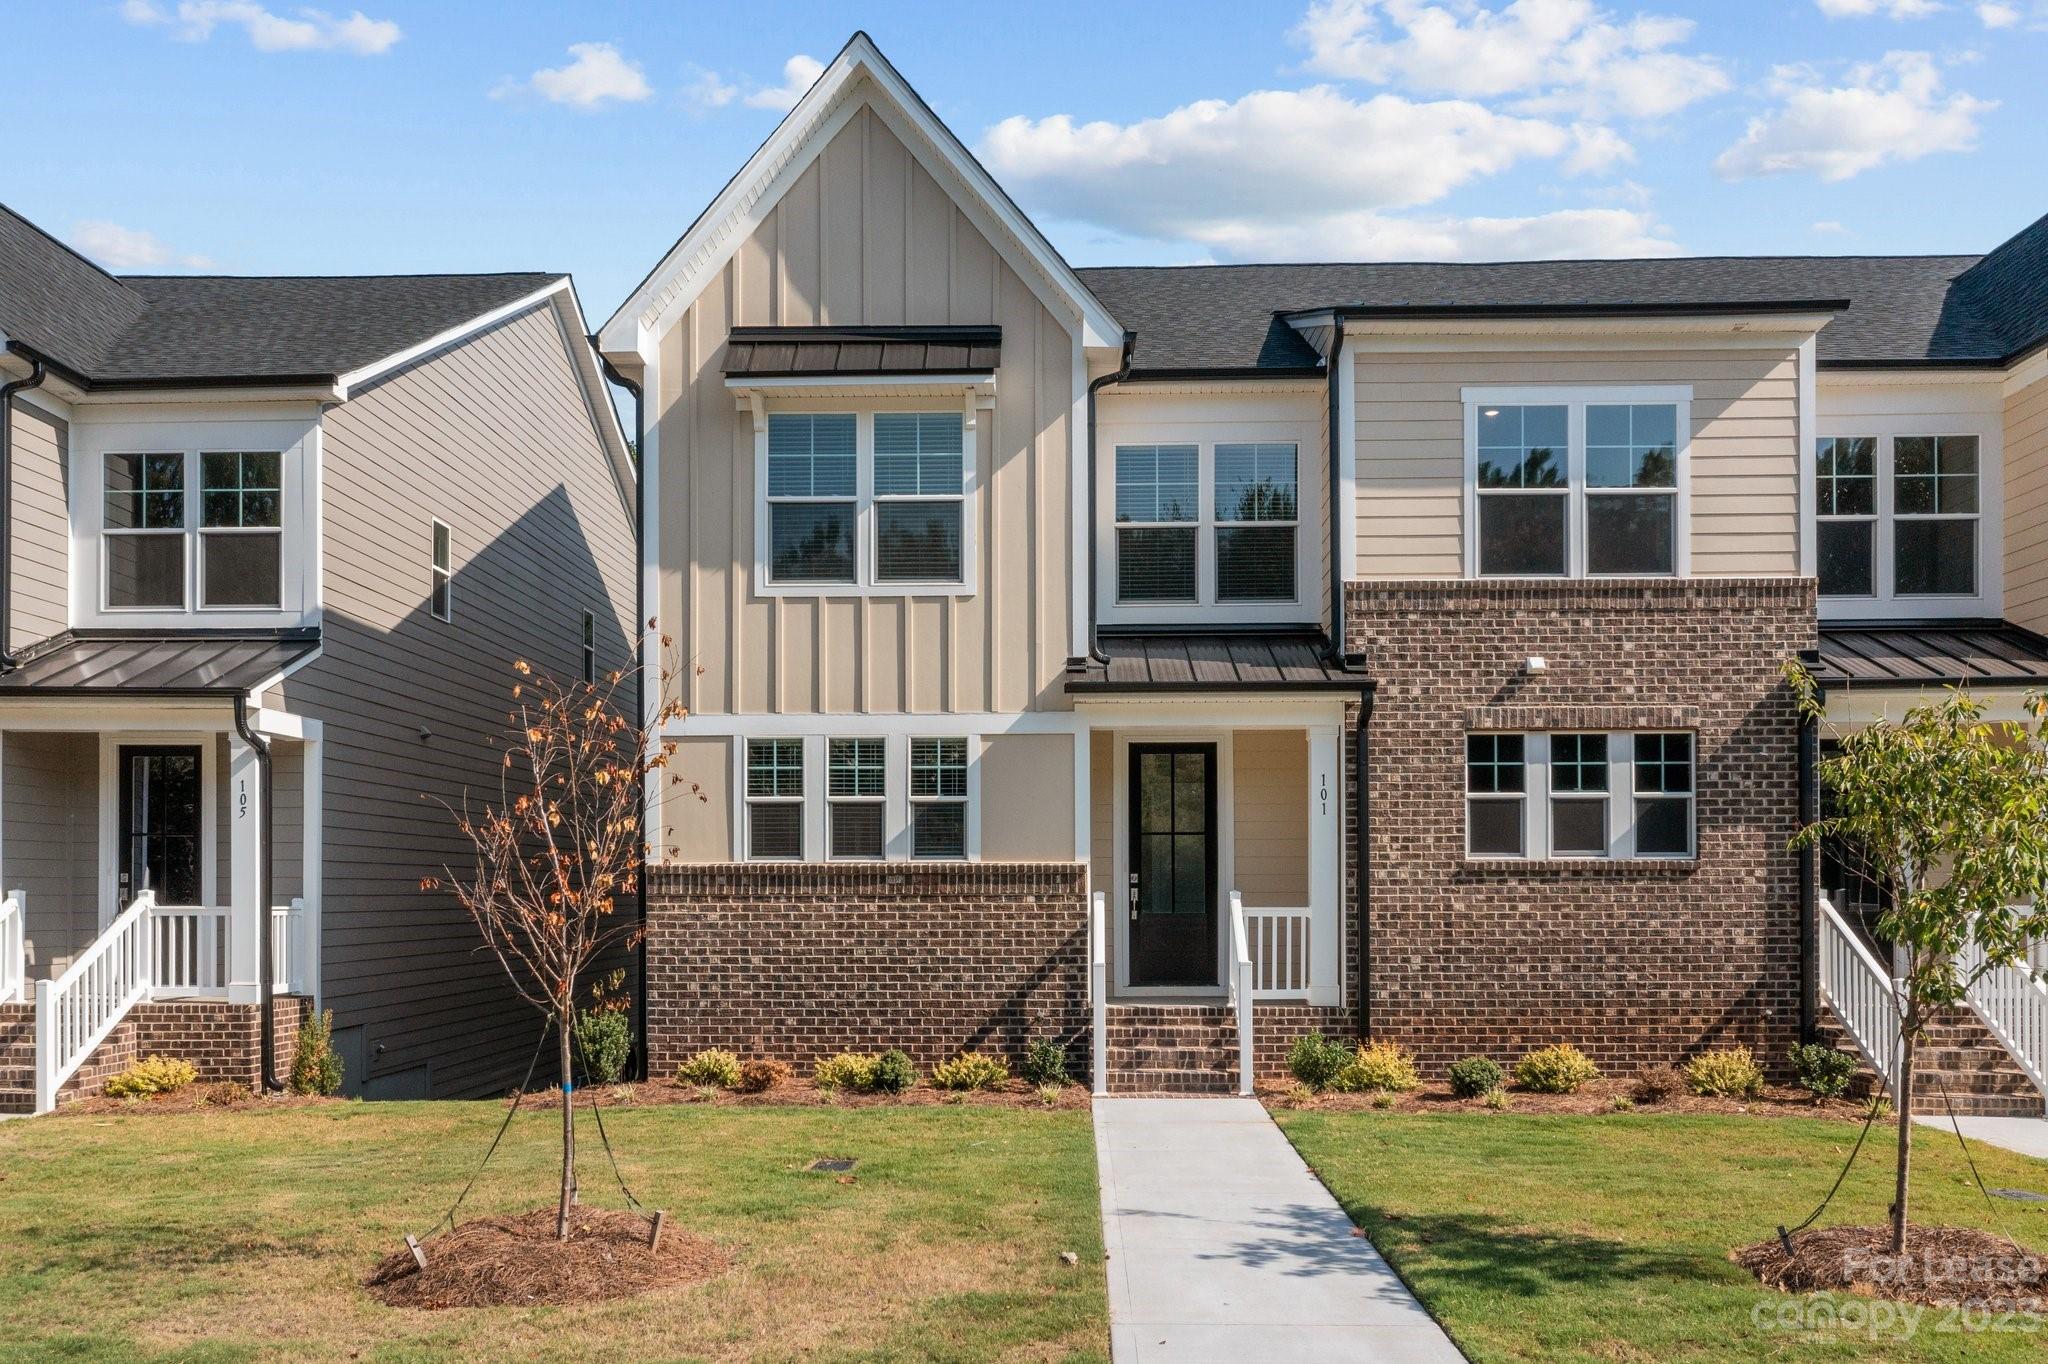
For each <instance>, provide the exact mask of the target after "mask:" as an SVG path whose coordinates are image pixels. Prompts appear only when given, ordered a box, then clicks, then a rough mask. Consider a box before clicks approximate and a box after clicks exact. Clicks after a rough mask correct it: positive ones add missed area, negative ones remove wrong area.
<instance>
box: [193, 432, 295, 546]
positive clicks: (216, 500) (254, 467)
mask: <svg viewBox="0 0 2048 1364" xmlns="http://www.w3.org/2000/svg"><path fill="white" fill-rule="evenodd" d="M281 465H282V457H281V456H279V455H278V454H277V453H276V452H275V451H270V452H260V451H240V452H233V453H215V452H208V453H205V454H202V455H200V456H199V507H200V521H199V523H200V525H201V526H202V527H205V528H206V529H209V530H217V529H221V528H224V527H226V528H234V527H260V528H264V529H274V528H276V527H277V526H279V525H280V524H281V518H282V514H283V498H284V493H283V485H282V483H281V482H280V477H281Z"/></svg>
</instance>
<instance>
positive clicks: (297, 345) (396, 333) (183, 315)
mask: <svg viewBox="0 0 2048 1364" xmlns="http://www.w3.org/2000/svg"><path fill="white" fill-rule="evenodd" d="M560 278H562V276H560V275H558V274H546V273H522V274H494V275H285V276H247V277H243V276H226V275H129V276H121V277H116V276H114V275H110V274H108V273H107V272H106V271H104V270H101V269H100V268H99V267H98V266H96V265H93V264H92V263H91V262H89V261H87V260H86V259H84V258H83V257H82V256H80V255H78V254H77V253H76V252H74V251H72V250H71V249H70V248H69V247H67V246H64V245H63V244H62V243H60V242H58V241H56V240H55V239H54V238H52V237H50V236H49V235H48V234H47V233H45V232H43V231H42V230H41V229H40V228H38V227H36V226H35V225H34V224H33V223H31V222H29V221H28V220H27V219H25V218H23V217H21V216H20V215H19V214H16V213H14V212H13V211H11V210H9V209H7V208H6V207H5V206H0V332H4V333H5V334H6V335H7V336H8V337H10V338H12V339H14V340H18V341H20V342H21V343H23V344H24V345H26V346H28V347H30V348H32V349H33V350H35V351H37V352H38V353H39V354H42V355H45V356H47V357H48V358H49V359H51V360H54V361H56V362H57V363H58V364H60V365H62V366H64V367H65V368H66V369H69V370H71V371H73V372H74V373H76V374H78V375H80V376H82V377H83V378H85V379H87V380H89V381H91V382H92V383H95V384H107V385H121V384H148V383H165V382H170V381H175V380H195V381H200V382H208V381H219V380H234V379H252V380H265V379H270V380H277V379H298V378H304V379H331V378H334V377H336V376H339V375H342V374H346V373H348V372H349V371H350V370H354V369H359V368H361V367H362V366H364V365H367V364H371V363H373V362H375V361H377V360H381V359H383V358H384V357H385V356H388V355H393V354H396V353H397V352H399V351H402V350H405V349H407V348H408V347H411V346H415V345H417V344H419V343H420V342H422V341H425V340H427V339H428V338H430V337H433V336H437V335H439V334H440V333H442V332H444V331H447V330H448V329H449V328H451V327H455V326H458V325H460V324H461V323H463V322H467V321H469V320H470V319H471V318H474V317H477V316H480V315H481V314H483V313H487V312H489V311H491V309H493V308H498V307H502V306H503V305H505V304H507V303H511V302H513V301H515V300H517V299H521V298H524V297H526V296H527V295H529V294H532V293H534V292H535V291H537V290H539V289H541V288H543V287H544V286H546V285H548V284H550V283H552V282H554V281H555V280H558V279H560Z"/></svg>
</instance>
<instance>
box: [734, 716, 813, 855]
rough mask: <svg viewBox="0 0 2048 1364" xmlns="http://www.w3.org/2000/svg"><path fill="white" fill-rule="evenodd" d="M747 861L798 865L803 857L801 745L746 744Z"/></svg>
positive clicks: (786, 741)
mask: <svg viewBox="0 0 2048 1364" xmlns="http://www.w3.org/2000/svg"><path fill="white" fill-rule="evenodd" d="M746 806H747V830H746V834H747V856H748V857H749V858H751V859H753V860H755V861H777V862H798V861H802V860H803V855H804V741H803V740H802V739H749V740H747V795H746Z"/></svg>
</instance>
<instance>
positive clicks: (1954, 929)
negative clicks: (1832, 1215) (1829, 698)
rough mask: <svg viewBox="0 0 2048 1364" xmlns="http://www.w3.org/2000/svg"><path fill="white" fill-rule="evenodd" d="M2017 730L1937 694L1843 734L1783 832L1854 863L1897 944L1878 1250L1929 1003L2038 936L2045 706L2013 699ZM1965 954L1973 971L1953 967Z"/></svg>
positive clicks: (1973, 704)
mask: <svg viewBox="0 0 2048 1364" xmlns="http://www.w3.org/2000/svg"><path fill="white" fill-rule="evenodd" d="M1786 678H1787V680H1788V681H1789V682H1790V683H1791V685H1792V689H1793V691H1794V693H1795V695H1796V696H1797V697H1798V700H1799V705H1800V708H1801V710H1802V712H1803V713H1804V714H1806V715H1807V716H1808V717H1809V718H1810V719H1812V720H1814V721H1815V722H1818V721H1819V720H1820V718H1821V715H1822V706H1821V701H1820V696H1819V689H1818V687H1817V686H1816V684H1815V683H1814V680H1813V678H1812V676H1811V675H1810V674H1809V673H1807V672H1806V670H1805V669H1804V668H1802V667H1800V666H1799V665H1798V664H1797V663H1791V664H1788V665H1787V667H1786ZM2027 709H2028V711H2029V713H2030V714H2031V715H2032V716H2033V724H2032V725H2031V726H2029V725H2025V724H2020V723H2016V722H2013V721H1992V720H1988V719H1986V718H1985V710H1984V706H1983V704H1982V703H1981V702H1978V701H1976V700H1974V699H1972V698H1971V697H1970V696H1969V695H1968V694H1967V693H1964V692H1962V691H1957V690H1950V691H1949V692H1948V693H1947V694H1946V695H1945V696H1943V697H1942V699H1940V700H1939V701H1929V702H1926V703H1923V704H1921V705H1917V706H1914V707H1912V708H1911V709H1909V710H1908V711H1907V712H1906V713H1905V716H1904V717H1903V718H1901V719H1899V720H1890V719H1881V720H1877V721H1875V722H1873V723H1871V724H1870V725H1868V726H1866V727H1865V728H1863V729H1860V730H1853V731H1850V732H1849V733H1847V734H1845V735H1843V737H1842V741H1841V752H1840V754H1839V755H1838V756H1836V757H1832V758H1828V759H1825V760H1824V761H1822V762H1821V763H1820V767H1819V773H1820V779H1821V781H1822V783H1823V784H1824V785H1825V786H1826V787H1827V790H1828V794H1829V796H1830V797H1831V801H1830V804H1831V806H1832V813H1830V814H1829V815H1828V816H1827V817H1826V818H1824V819H1821V820H1819V821H1817V822H1816V823H1814V824H1812V825H1810V826H1808V827H1807V828H1805V829H1802V830H1800V832H1799V833H1798V834H1797V835H1796V836H1795V837H1794V839H1793V845H1794V846H1795V847H1816V846H1818V845H1819V844H1820V842H1821V840H1823V839H1828V840H1831V841H1833V842H1834V843H1835V844H1836V845H1837V846H1838V847H1839V848H1840V849H1841V851H1842V853H1843V855H1844V856H1845V857H1847V858H1849V859H1851V860H1852V862H1854V863H1857V864H1860V865H1858V867H1857V870H1858V871H1859V872H1860V873H1861V874H1862V875H1864V876H1867V877H1868V878H1869V879H1871V880H1873V881H1875V882H1877V883H1878V884H1880V885H1884V886H1888V887H1890V889H1891V891H1892V904H1891V908H1889V909H1888V910H1886V911H1885V912H1884V913H1883V914H1882V915H1881V916H1880V917H1879V919H1878V923H1877V931H1878V933H1879V934H1880V935H1881V936H1883V937H1885V938H1888V939H1889V940H1890V941H1891V942H1892V943H1893V944H1894V946H1895V947H1896V949H1897V957H1898V960H1897V965H1896V967H1895V971H1896V972H1897V977H1896V981H1895V984H1894V1000H1893V1003H1894V1005H1895V1007H1896V1010H1897V1015H1898V1037H1897V1041H1898V1062H1899V1066H1898V1076H1897V1078H1896V1081H1895V1083H1894V1086H1893V1089H1894V1095H1893V1101H1894V1103H1895V1104H1896V1106H1897V1111H1898V1114H1899V1152H1898V1173H1897V1185H1896V1188H1895V1190H1894V1194H1893V1200H1892V1208H1891V1230H1892V1242H1891V1248H1892V1253H1894V1254H1903V1253H1904V1251H1905V1248H1906V1206H1907V1196H1908V1193H1909V1191H1910V1185H1911V1181H1910V1172H1911V1159H1912V1129H1913V1123H1912V1112H1913V1083H1914V1076H1913V1064H1914V1048H1915V1046H1916V1045H1917V1044H1918V1042H1919V1041H1920V1038H1921V1036H1922V1035H1923V1034H1924V1032H1925V1030H1926V1027H1927V1024H1928V1023H1929V1021H1930V1020H1931V1019H1932V1018H1933V1016H1934V1015H1935V1014H1936V1013H1938V1012H1939V1011H1941V1010H1944V1009H1951V1008H1954V1007H1956V1006H1957V1005H1959V1004H1961V1003H1962V1002H1963V998H1964V996H1965V994H1966V993H1967V992H1968V990H1969V988H1970V987H1971V986H1972V985H1973V984H1975V983H1976V981H1977V979H1978V977H1979V976H1981V975H1983V974H1984V973H1985V972H1986V971H1989V970H1992V969H1995V968H1997V967H2001V966H2010V965H2014V964H2016V963H2017V964H2019V965H2020V966H2021V967H2022V969H2025V963H2026V958H2027V947H2028V944H2029V942H2030V941H2031V940H2032V939H2034V938H2036V937H2039V936H2040V935H2042V934H2043V933H2044V932H2048V907H2044V905H2043V901H2044V899H2048V757H2044V753H2043V748H2042V742H2043V739H2044V738H2048V733H2044V720H2043V717H2044V714H2048V703H2044V702H2043V699H2042V698H2041V697H2039V696H2029V697H2028V698H2027ZM1973 945H1974V946H1975V947H1976V948H1978V949H1979V952H1980V953H1981V955H1976V961H1975V965H1974V966H1966V965H1965V963H1966V962H1967V961H1968V960H1970V959H1971V957H1972V956H1973V955H1975V954H1971V953H1969V952H1968V951H1967V949H1968V948H1970V947H1971V946H1973Z"/></svg>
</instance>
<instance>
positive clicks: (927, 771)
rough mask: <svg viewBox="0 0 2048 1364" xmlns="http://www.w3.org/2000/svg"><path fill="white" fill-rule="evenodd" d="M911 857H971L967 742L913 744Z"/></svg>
mask: <svg viewBox="0 0 2048 1364" xmlns="http://www.w3.org/2000/svg"><path fill="white" fill-rule="evenodd" d="M910 855H911V856H912V857H917V858H959V857H965V856H967V740H966V739H965V738H964V737H959V736H955V737H952V738H945V739H912V740H911V741H910Z"/></svg>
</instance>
